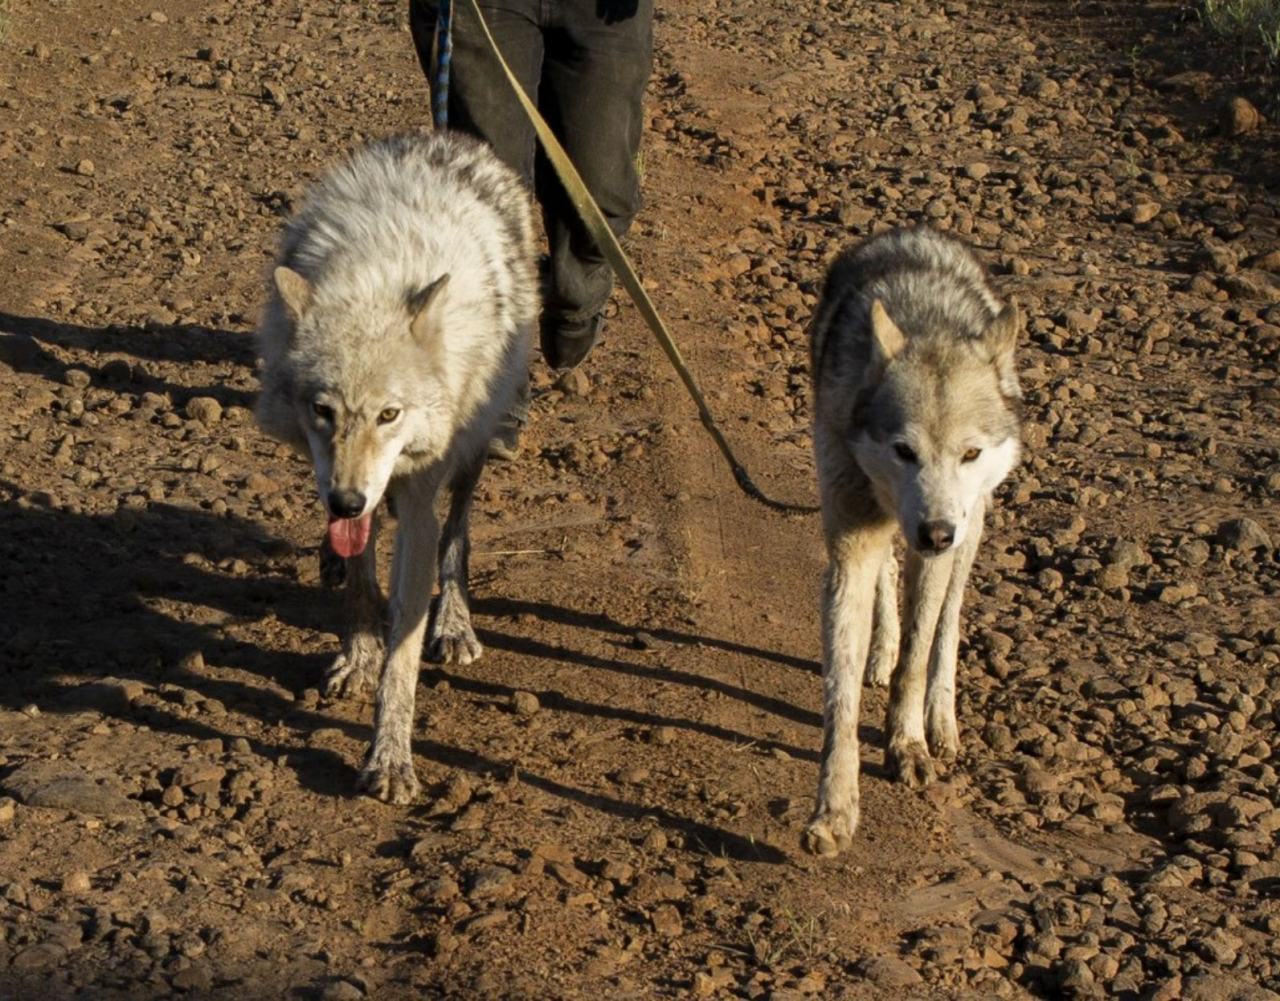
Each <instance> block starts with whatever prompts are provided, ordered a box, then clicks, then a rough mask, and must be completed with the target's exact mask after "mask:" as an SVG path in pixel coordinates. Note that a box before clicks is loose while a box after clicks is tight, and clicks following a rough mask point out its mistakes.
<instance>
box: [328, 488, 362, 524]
mask: <svg viewBox="0 0 1280 1001" xmlns="http://www.w3.org/2000/svg"><path fill="white" fill-rule="evenodd" d="M364 505H365V496H364V494H362V493H361V492H360V491H359V490H330V491H329V510H330V511H331V512H333V514H334V515H335V516H336V517H338V518H358V517H360V515H361V514H363V513H364Z"/></svg>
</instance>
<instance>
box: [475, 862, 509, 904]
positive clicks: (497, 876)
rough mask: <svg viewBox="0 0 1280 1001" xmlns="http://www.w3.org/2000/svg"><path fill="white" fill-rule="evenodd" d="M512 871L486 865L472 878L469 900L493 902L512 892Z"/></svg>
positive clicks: (498, 866) (502, 867) (503, 867)
mask: <svg viewBox="0 0 1280 1001" xmlns="http://www.w3.org/2000/svg"><path fill="white" fill-rule="evenodd" d="M511 878H512V873H511V870H510V869H508V868H506V867H505V866H501V865H486V866H484V867H483V868H481V869H479V870H478V871H477V872H476V874H475V875H474V876H472V877H471V884H470V886H468V888H467V899H468V900H493V899H495V898H498V897H506V896H508V895H509V894H510V892H511Z"/></svg>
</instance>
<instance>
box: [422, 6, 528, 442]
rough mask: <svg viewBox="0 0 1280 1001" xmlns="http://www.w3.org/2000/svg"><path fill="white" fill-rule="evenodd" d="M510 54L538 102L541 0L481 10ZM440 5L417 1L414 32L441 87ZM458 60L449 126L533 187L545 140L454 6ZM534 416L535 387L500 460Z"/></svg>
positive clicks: (522, 399)
mask: <svg viewBox="0 0 1280 1001" xmlns="http://www.w3.org/2000/svg"><path fill="white" fill-rule="evenodd" d="M480 9H481V11H482V13H483V14H484V19H485V23H487V24H488V25H489V30H490V31H491V32H492V33H493V37H494V40H495V41H496V42H497V43H498V47H499V48H500V49H501V50H502V56H503V58H504V59H506V61H507V64H508V65H509V66H510V67H511V70H512V72H513V73H515V75H516V77H517V78H518V79H519V80H520V82H521V84H522V85H523V86H524V88H525V90H526V91H527V92H528V93H529V94H531V95H533V96H534V97H535V99H536V97H537V94H538V89H539V79H540V77H541V73H542V59H543V42H542V28H541V26H540V23H539V20H538V17H539V0H506V2H504V3H485V2H482V3H481V4H480ZM436 12H437V4H436V0H409V28H410V31H411V32H412V33H413V44H414V48H415V49H416V50H417V53H418V62H419V63H420V64H421V65H422V71H423V73H424V74H426V77H427V82H428V84H429V85H430V86H431V87H433V88H434V87H435V73H436V64H435V32H436ZM453 19H454V21H453V59H452V62H451V64H450V65H451V71H450V79H449V128H451V129H457V130H459V131H461V132H466V133H468V134H469V135H473V136H476V137H478V138H480V139H483V140H484V141H485V142H487V143H488V144H489V145H490V146H491V147H493V150H494V152H495V153H496V154H497V155H498V158H499V159H500V160H502V162H503V163H505V164H507V166H509V167H511V168H512V169H513V170H515V171H516V172H517V173H519V174H520V176H521V177H522V178H524V181H525V183H526V184H527V185H529V187H530V189H532V187H533V165H534V154H535V151H536V148H537V139H536V136H535V134H534V131H533V125H532V124H530V122H529V120H528V119H527V118H526V117H525V115H524V112H523V111H522V110H521V108H520V102H519V101H517V100H516V96H515V95H514V94H513V93H512V92H511V84H510V83H509V82H508V80H507V78H506V75H505V74H504V73H503V72H502V67H501V66H499V65H498V61H497V60H496V59H495V58H494V57H493V54H492V53H491V52H490V51H489V46H488V44H487V42H486V41H485V39H484V35H483V33H482V32H481V30H480V26H479V25H478V24H476V23H475V21H474V18H473V16H472V13H471V10H470V8H469V7H468V6H467V5H464V4H460V3H455V4H454V6H453ZM528 417H529V384H528V382H527V381H526V382H525V383H524V385H523V386H522V387H521V388H520V391H519V393H518V394H517V397H516V400H515V402H514V403H513V405H512V408H511V411H510V412H509V413H508V414H507V415H506V417H504V418H503V420H502V423H501V424H500V425H499V426H498V429H497V432H496V433H495V435H494V439H493V442H492V443H491V444H490V447H489V455H490V457H492V458H496V459H503V460H510V459H513V458H515V456H516V454H517V453H518V451H519V447H520V446H519V440H520V431H521V429H522V428H523V427H524V425H525V422H526V421H527V420H528Z"/></svg>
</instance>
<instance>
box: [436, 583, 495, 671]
mask: <svg viewBox="0 0 1280 1001" xmlns="http://www.w3.org/2000/svg"><path fill="white" fill-rule="evenodd" d="M482 653H484V647H483V646H481V645H480V641H479V640H478V639H476V634H475V630H474V629H472V628H471V613H470V612H469V611H468V610H467V607H466V605H465V604H464V603H462V602H459V601H446V600H443V599H442V600H441V603H440V608H439V611H437V612H436V619H435V621H434V622H433V623H432V624H431V642H430V644H429V645H428V646H427V659H428V660H431V661H435V662H436V663H437V664H470V663H471V662H472V661H475V660H479V659H480V655H481V654H482Z"/></svg>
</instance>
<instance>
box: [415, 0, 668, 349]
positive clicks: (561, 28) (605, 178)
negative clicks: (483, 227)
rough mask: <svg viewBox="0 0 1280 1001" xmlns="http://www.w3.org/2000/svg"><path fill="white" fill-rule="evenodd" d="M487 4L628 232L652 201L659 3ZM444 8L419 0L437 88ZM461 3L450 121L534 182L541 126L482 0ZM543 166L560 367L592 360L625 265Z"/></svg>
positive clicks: (566, 0)
mask: <svg viewBox="0 0 1280 1001" xmlns="http://www.w3.org/2000/svg"><path fill="white" fill-rule="evenodd" d="M479 6H480V8H481V10H482V13H483V14H484V19H485V22H486V23H487V24H488V25H489V28H490V30H491V31H492V32H493V37H494V39H495V40H496V41H497V43H498V46H499V47H500V48H501V49H502V52H503V55H504V56H505V57H506V59H507V61H508V62H509V63H510V65H511V69H512V72H513V73H514V74H515V75H516V77H517V78H518V79H519V81H520V84H521V86H522V87H524V89H525V90H526V91H527V92H528V93H530V94H534V95H537V99H538V102H539V104H540V106H541V107H542V108H544V109H545V113H546V117H547V119H548V122H549V123H550V125H551V127H552V129H554V130H555V133H556V136H557V137H558V138H559V139H560V142H561V144H562V145H563V146H564V148H565V149H566V150H567V151H568V153H569V156H570V157H571V158H572V159H573V162H574V165H575V166H576V167H577V168H578V170H579V172H580V173H581V174H582V179H583V181H584V182H585V183H586V185H587V189H588V190H589V191H590V192H591V195H592V197H593V198H594V199H595V200H596V202H597V204H599V206H600V209H601V211H603V212H604V214H605V217H606V218H607V219H608V220H609V225H610V227H611V228H612V229H613V231H614V233H615V234H617V235H618V236H619V237H621V236H622V235H623V234H625V233H626V232H627V230H628V229H629V228H630V226H631V223H632V221H633V220H634V218H635V216H636V213H637V211H638V210H639V208H640V175H639V170H638V164H637V154H638V152H639V149H640V137H641V135H642V133H643V127H644V110H643V99H644V91H645V85H646V83H647V82H648V79H649V75H650V72H651V70H652V66H653V8H654V2H653V0H556V2H555V3H546V2H544V0H503V2H501V3H498V2H492V0H481V2H480V4H479ZM439 8H440V4H439V0H410V3H409V26H410V29H411V31H412V33H413V40H414V44H415V47H416V49H417V53H418V59H419V62H420V63H421V65H422V68H423V70H424V71H425V73H426V75H427V79H428V80H429V81H431V82H432V83H433V85H434V79H433V77H434V71H435V57H434V51H433V41H434V39H435V30H436V24H437V16H438V12H439ZM452 10H453V60H452V71H451V78H450V81H449V92H448V111H449V127H450V128H451V129H458V130H460V131H463V132H466V133H469V134H470V135H474V136H477V137H479V138H481V139H484V140H486V141H487V142H489V143H491V144H492V145H493V148H494V150H495V151H496V152H497V154H498V157H499V159H501V160H502V162H503V163H506V164H508V165H510V166H511V167H512V168H513V169H514V170H516V172H517V173H519V174H520V175H521V176H522V177H523V178H524V179H525V182H526V183H527V184H529V185H530V186H531V187H533V186H534V180H535V162H536V157H535V153H536V151H537V144H536V140H535V136H534V130H533V126H532V125H531V124H530V123H529V121H528V120H527V119H526V118H525V117H524V113H523V111H522V110H521V108H520V105H519V104H518V103H517V102H516V101H515V99H514V98H513V97H512V95H511V88H510V85H509V84H508V82H507V79H506V77H505V76H504V75H503V73H502V70H501V68H500V67H499V65H498V63H497V60H495V59H494V58H493V56H492V55H491V54H490V52H489V49H488V46H487V45H486V43H485V41H484V37H483V35H482V33H481V30H480V25H479V23H478V22H477V21H476V19H475V16H474V12H473V11H472V10H471V7H470V5H469V4H467V3H464V2H461V0H459V2H455V3H454V4H453V5H452ZM543 166H546V165H545V164H544V165H543ZM536 172H537V174H538V175H539V176H538V177H537V182H538V183H537V187H536V190H537V193H538V200H539V201H540V203H541V205H542V210H543V221H544V224H545V227H546V233H547V241H548V245H549V249H550V253H549V260H548V262H547V276H546V277H547V285H546V309H545V314H544V317H543V321H542V323H541V324H540V327H539V338H540V345H541V349H542V354H543V357H544V358H545V359H546V361H547V364H548V365H550V366H551V367H552V368H557V369H570V368H573V367H575V366H576V365H578V364H579V363H581V362H582V361H583V360H584V359H585V358H586V357H587V354H588V353H589V352H590V350H591V348H592V346H593V344H594V343H595V341H596V339H597V337H598V336H599V333H600V329H601V325H602V323H603V312H602V311H603V309H604V306H605V304H606V301H607V300H608V298H609V294H610V291H611V289H612V288H613V274H612V271H611V269H610V268H609V266H608V265H607V264H606V263H605V260H604V257H603V255H602V254H601V253H600V251H599V249H598V248H597V247H596V244H595V241H594V240H592V239H591V238H590V236H589V235H588V234H587V231H586V229H585V227H583V225H582V223H581V222H580V221H579V219H578V215H577V212H576V211H575V210H574V209H573V207H572V206H571V204H570V202H569V199H568V197H567V196H566V195H565V193H564V191H563V189H562V188H561V187H560V185H559V183H558V182H557V181H556V180H555V178H554V177H550V176H547V177H544V176H542V167H537V168H536ZM548 173H549V172H548Z"/></svg>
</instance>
